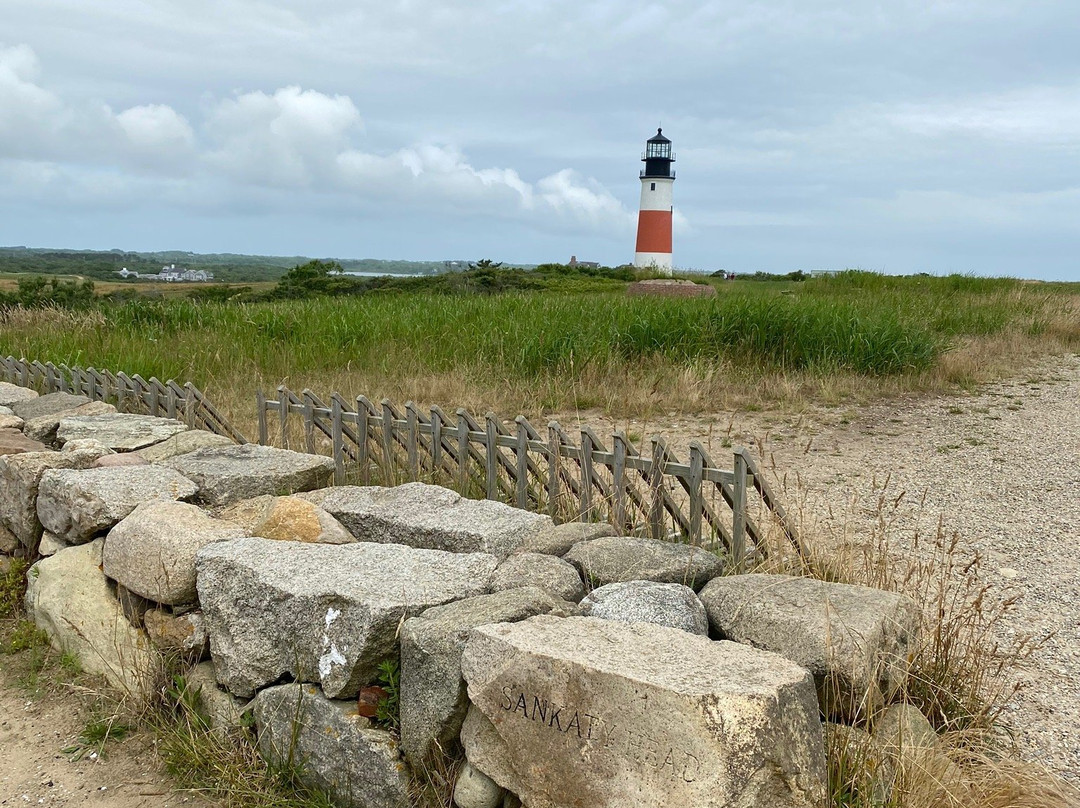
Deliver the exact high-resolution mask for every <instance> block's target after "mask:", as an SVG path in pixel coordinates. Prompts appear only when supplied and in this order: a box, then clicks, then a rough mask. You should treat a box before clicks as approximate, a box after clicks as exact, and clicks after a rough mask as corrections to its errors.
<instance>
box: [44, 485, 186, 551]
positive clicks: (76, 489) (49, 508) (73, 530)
mask: <svg viewBox="0 0 1080 808" xmlns="http://www.w3.org/2000/svg"><path fill="white" fill-rule="evenodd" d="M196 490H197V489H196V487H195V484H194V483H193V482H191V481H190V480H188V479H187V478H186V477H184V476H183V475H182V474H180V473H179V472H176V471H173V470H172V469H166V468H161V467H160V466H121V467H119V468H105V469H86V470H82V471H72V470H52V469H50V470H49V471H46V472H45V473H44V474H43V475H42V476H41V484H40V486H39V487H38V500H37V512H38V519H39V520H40V521H41V524H42V525H43V526H44V527H45V529H46V530H48V531H50V532H52V533H55V534H56V535H57V536H60V537H61V538H63V539H64V540H65V541H67V542H69V543H71V544H79V543H81V542H85V541H88V540H90V539H91V538H93V537H94V536H96V535H97V534H99V533H103V532H105V531H106V530H108V529H109V528H111V527H112V526H113V525H115V524H116V523H117V522H119V521H120V520H121V519H123V518H124V517H125V516H127V515H128V514H129V513H131V512H132V511H133V510H135V508H136V506H138V505H139V504H141V503H144V502H148V501H150V500H186V499H191V498H192V497H193V496H195V492H196Z"/></svg>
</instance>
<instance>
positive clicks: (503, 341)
mask: <svg viewBox="0 0 1080 808" xmlns="http://www.w3.org/2000/svg"><path fill="white" fill-rule="evenodd" d="M716 285H717V288H718V290H719V294H718V295H717V296H716V297H714V298H704V299H703V298H698V299H668V298H654V297H628V296H627V295H626V294H625V291H624V289H623V288H621V287H618V288H617V290H611V291H587V292H582V291H575V292H572V293H571V292H566V291H560V290H559V288H558V286H555V287H553V288H549V289H547V290H543V291H512V292H504V293H499V294H467V295H461V294H433V293H429V292H425V291H422V290H421V291H379V292H373V293H368V294H365V295H360V296H355V297H340V298H314V299H305V300H286V301H276V302H259V303H212V302H197V301H193V300H188V299H164V300H137V301H131V302H126V303H122V304H115V305H104V306H102V307H101V308H99V309H92V310H90V311H87V312H82V313H79V312H61V311H49V310H45V311H38V312H31V311H20V310H13V311H11V312H9V313H8V314H7V315H5V317H4V318H3V320H2V321H0V352H3V353H5V354H13V355H16V356H25V357H27V358H35V359H39V360H41V361H53V362H65V363H68V364H78V365H83V366H88V365H90V366H95V367H99V368H109V369H112V370H124V371H126V372H128V373H140V374H142V375H144V376H151V375H154V376H158V377H159V378H162V379H165V378H175V379H178V380H183V381H187V380H190V381H192V382H194V383H195V384H196V385H198V386H200V387H202V388H204V389H206V390H207V391H208V392H210V391H215V393H216V396H215V397H216V398H218V399H229V398H232V397H235V398H236V400H237V403H239V402H241V401H250V400H251V396H252V395H253V393H254V390H255V388H256V387H258V386H263V387H267V388H272V387H274V386H276V385H277V384H279V383H282V382H285V383H287V384H289V385H290V386H292V387H295V388H300V387H303V386H308V387H311V388H312V389H314V390H316V391H318V392H320V393H325V392H329V391H330V390H332V389H337V390H339V391H340V392H342V393H343V394H345V395H356V394H359V393H364V394H367V395H369V396H381V395H391V396H392V397H395V398H398V399H406V398H412V399H416V400H418V401H425V402H428V403H439V404H443V405H464V406H470V407H473V408H476V409H481V408H486V407H492V408H495V409H497V410H498V411H501V412H503V413H509V411H510V410H522V411H526V412H537V411H552V410H559V409H568V408H589V407H596V406H598V407H602V408H605V409H607V410H610V411H615V412H618V413H619V414H640V411H641V410H648V409H650V408H664V409H676V410H681V411H700V410H703V409H706V410H707V409H709V408H710V407H714V408H715V409H720V408H723V406H725V405H724V400H725V399H732V397H734V405H735V406H740V401H741V402H742V403H743V405H745V404H747V403H750V402H753V401H757V402H758V404H757V405H758V406H762V405H765V406H767V405H770V404H772V403H776V401H777V400H780V399H785V398H791V397H792V396H796V397H797V396H803V397H805V396H810V397H814V396H817V397H819V398H821V397H824V398H830V397H832V398H835V397H840V398H843V397H845V396H847V395H850V394H852V393H854V392H859V391H862V393H863V394H872V393H873V391H875V390H876V391H881V392H884V393H888V392H890V391H895V390H903V389H916V388H920V387H927V386H929V387H940V386H949V385H957V384H960V385H962V384H967V383H970V382H972V381H978V380H979V379H981V378H984V377H986V376H987V374H990V375H993V374H994V373H999V372H1002V371H1004V370H1008V369H1009V368H1010V367H1016V366H1018V364H1020V363H1022V362H1025V361H1027V360H1029V359H1030V358H1031V357H1033V356H1037V355H1039V354H1041V353H1045V352H1048V351H1051V352H1052V351H1061V350H1069V349H1073V348H1075V347H1076V346H1077V345H1078V344H1080V315H1078V311H1080V306H1078V305H1077V303H1078V301H1080V285H1066V284H1031V283H1024V282H1021V281H1015V280H1009V279H984V278H975V277H968V276H952V277H944V278H937V277H926V276H919V277H906V278H894V277H887V276H881V275H875V274H872V273H861V272H850V273H844V274H841V275H839V276H833V277H826V278H818V279H813V280H809V281H805V282H801V283H755V282H739V281H736V282H726V283H725V282H717V284H716ZM785 390H786V391H787V392H784V391H785ZM740 397H741V398H740ZM247 406H248V407H250V405H247Z"/></svg>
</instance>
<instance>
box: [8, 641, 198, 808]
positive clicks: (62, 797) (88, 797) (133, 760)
mask: <svg viewBox="0 0 1080 808" xmlns="http://www.w3.org/2000/svg"><path fill="white" fill-rule="evenodd" d="M5 661H6V658H5V657H3V656H0V806H32V805H46V806H48V805H57V806H61V805H62V806H69V807H70V808H83V807H84V806H85V807H86V808H90V807H91V806H95V807H96V808H175V806H181V805H184V806H191V808H212V806H211V803H208V802H206V801H205V800H203V799H201V798H199V797H196V796H192V795H190V794H187V793H179V792H176V791H174V789H173V786H172V785H171V783H170V781H169V778H168V775H167V774H166V773H165V771H164V770H163V768H162V765H161V762H160V760H159V759H158V757H157V753H156V751H155V750H154V748H153V739H152V738H151V737H150V736H149V735H148V734H146V733H137V734H135V735H133V736H131V737H129V738H127V739H125V740H123V741H121V742H117V743H110V744H109V745H108V746H107V747H106V754H105V756H104V757H96V756H94V757H90V756H85V757H83V758H82V760H79V761H73V760H72V759H71V758H72V756H71V755H69V754H64V753H63V752H62V751H61V750H62V749H65V748H67V747H70V746H73V745H75V744H77V743H78V736H79V733H80V732H81V730H82V728H83V726H84V725H85V722H86V720H87V718H88V717H89V712H88V711H87V709H86V707H85V705H84V702H83V699H82V698H80V697H79V696H78V695H76V694H75V693H72V692H70V691H66V690H58V691H57V692H50V693H48V694H45V695H39V696H36V697H33V698H32V697H30V696H29V695H28V693H27V691H25V690H24V689H23V688H21V687H20V685H19V684H18V682H17V681H16V679H15V676H14V674H13V671H11V669H10V667H7V666H5V665H4V663H5Z"/></svg>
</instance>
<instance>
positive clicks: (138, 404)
mask: <svg viewBox="0 0 1080 808" xmlns="http://www.w3.org/2000/svg"><path fill="white" fill-rule="evenodd" d="M0 376H2V377H3V378H4V379H5V380H6V381H8V382H10V383H12V384H18V385H21V386H22V387H33V388H35V389H37V390H38V391H40V392H42V393H56V392H64V393H73V394H77V395H84V396H86V397H87V398H89V399H91V400H92V401H105V402H108V403H110V404H114V405H115V406H116V408H117V409H118V410H120V411H121V412H141V413H146V414H147V415H155V416H164V417H168V418H176V419H178V420H180V421H183V422H184V423H186V424H187V425H188V426H189V427H192V428H197V429H204V430H206V431H208V432H214V433H216V434H218V435H224V436H225V437H227V438H231V439H232V440H234V441H236V442H237V443H247V440H246V439H245V438H244V436H243V435H242V434H240V432H239V431H238V430H237V429H235V428H234V427H233V426H232V424H230V423H229V422H228V421H227V420H226V419H225V418H224V416H222V415H221V413H220V412H218V411H217V409H216V408H215V407H214V405H213V404H211V403H210V401H209V400H207V398H206V396H205V395H203V393H202V392H201V391H200V390H199V389H198V388H196V387H195V386H194V385H193V384H191V382H188V383H186V384H183V385H181V384H179V383H178V382H175V381H173V380H172V379H170V380H169V381H167V382H160V381H158V380H157V379H156V378H154V377H153V376H151V377H150V379H144V378H142V376H140V375H138V374H135V375H132V376H128V375H127V374H126V373H113V372H112V371H109V370H95V369H94V368H85V369H83V368H78V367H74V368H72V367H68V366H67V365H54V364H53V363H52V362H47V363H45V364H42V363H41V362H31V361H28V360H26V359H16V358H15V357H13V356H8V357H0Z"/></svg>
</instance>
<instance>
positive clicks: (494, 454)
mask: <svg viewBox="0 0 1080 808" xmlns="http://www.w3.org/2000/svg"><path fill="white" fill-rule="evenodd" d="M484 422H485V426H486V428H487V441H486V448H487V462H486V464H485V466H486V468H485V477H486V483H487V489H486V496H487V498H488V499H493V500H497V499H498V498H499V444H498V440H499V426H498V424H497V423H496V418H495V413H493V412H489V413H488V414H487V416H485V419H484Z"/></svg>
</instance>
